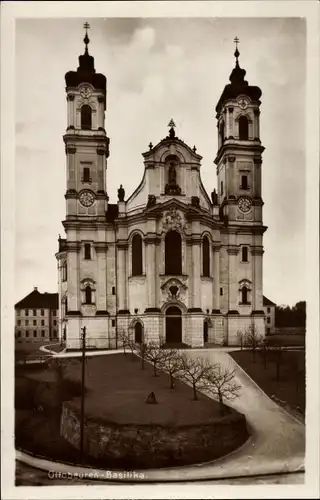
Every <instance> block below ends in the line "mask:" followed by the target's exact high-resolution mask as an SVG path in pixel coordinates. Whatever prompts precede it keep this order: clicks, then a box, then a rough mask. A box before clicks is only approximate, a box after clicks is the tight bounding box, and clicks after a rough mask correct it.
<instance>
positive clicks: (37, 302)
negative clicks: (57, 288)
mask: <svg viewBox="0 0 320 500" xmlns="http://www.w3.org/2000/svg"><path fill="white" fill-rule="evenodd" d="M14 307H15V308H16V309H59V294H58V293H40V292H39V291H38V289H37V288H35V289H34V290H33V291H32V292H31V293H29V295H26V297H24V299H22V300H20V301H19V302H17V303H16V305H15V306H14Z"/></svg>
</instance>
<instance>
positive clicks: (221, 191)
mask: <svg viewBox="0 0 320 500" xmlns="http://www.w3.org/2000/svg"><path fill="white" fill-rule="evenodd" d="M220 194H221V196H222V195H223V181H221V182H220Z"/></svg>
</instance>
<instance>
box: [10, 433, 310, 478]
mask: <svg viewBox="0 0 320 500" xmlns="http://www.w3.org/2000/svg"><path fill="white" fill-rule="evenodd" d="M249 440H250V438H249ZM249 440H248V441H249ZM248 441H246V443H244V445H245V444H247V443H248ZM244 445H242V446H240V448H238V449H237V450H234V451H233V452H231V453H230V454H229V455H225V457H221V458H220V459H217V460H214V461H212V462H205V463H203V464H195V465H189V466H185V467H181V468H178V467H176V468H171V469H168V468H163V469H162V470H163V475H164V476H165V474H166V473H168V472H170V471H174V470H176V472H178V473H179V471H181V469H184V470H187V469H192V468H194V469H197V470H194V473H195V475H194V476H193V477H190V478H186V477H185V476H184V475H182V476H181V477H176V478H170V477H169V478H168V477H163V478H162V477H160V478H159V477H153V478H152V477H149V478H148V473H151V475H152V472H153V471H154V470H153V469H150V470H148V469H144V470H142V469H141V470H138V471H135V472H136V474H137V475H140V477H139V478H138V480H136V481H135V480H134V479H133V478H132V477H121V475H120V472H123V471H119V470H110V469H109V470H108V469H94V468H90V467H82V466H77V465H72V464H66V463H63V462H52V461H50V460H47V459H45V458H37V457H34V456H32V455H30V454H29V453H26V452H23V451H20V450H16V460H17V461H19V462H22V463H24V464H26V465H28V466H30V467H33V468H35V469H39V470H42V471H45V472H48V474H49V473H52V474H62V475H63V474H65V475H66V477H65V479H67V478H72V477H74V478H76V477H79V476H82V477H80V478H81V479H87V480H88V481H93V482H94V481H105V482H110V483H122V484H123V483H127V484H128V483H129V484H130V483H134V484H137V483H143V484H147V483H179V482H190V483H192V482H195V481H207V480H212V481H215V480H216V481H219V480H221V479H234V478H243V477H246V478H250V477H257V476H264V475H281V474H292V473H297V472H300V473H304V472H305V467H304V464H299V466H295V465H293V466H291V467H290V466H289V467H288V466H286V467H285V468H284V470H279V467H277V464H274V465H272V466H271V467H270V465H269V466H267V467H266V469H267V470H265V471H264V472H263V470H260V471H258V470H257V471H254V472H253V473H252V474H250V473H248V471H246V472H245V473H243V474H234V473H229V474H228V473H225V472H224V471H221V474H219V475H215V474H212V471H210V470H208V471H207V472H206V473H204V474H200V471H201V468H204V467H208V468H210V467H211V466H214V465H215V464H216V462H219V461H220V460H222V459H224V458H226V457H228V456H230V455H232V454H233V453H235V452H236V451H238V450H240V449H241V448H242V447H243V446H244ZM190 472H191V471H190ZM115 476H116V477H115ZM118 476H119V477H118ZM141 476H143V477H141ZM190 476H191V474H190Z"/></svg>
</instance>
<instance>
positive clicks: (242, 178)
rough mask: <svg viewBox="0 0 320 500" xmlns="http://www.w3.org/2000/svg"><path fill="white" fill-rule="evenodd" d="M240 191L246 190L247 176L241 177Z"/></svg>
mask: <svg viewBox="0 0 320 500" xmlns="http://www.w3.org/2000/svg"><path fill="white" fill-rule="evenodd" d="M240 188H241V189H248V176H247V175H242V176H241V186H240Z"/></svg>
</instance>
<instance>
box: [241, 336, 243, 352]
mask: <svg viewBox="0 0 320 500" xmlns="http://www.w3.org/2000/svg"><path fill="white" fill-rule="evenodd" d="M240 346H241V351H242V349H243V340H242V338H241V339H240Z"/></svg>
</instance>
